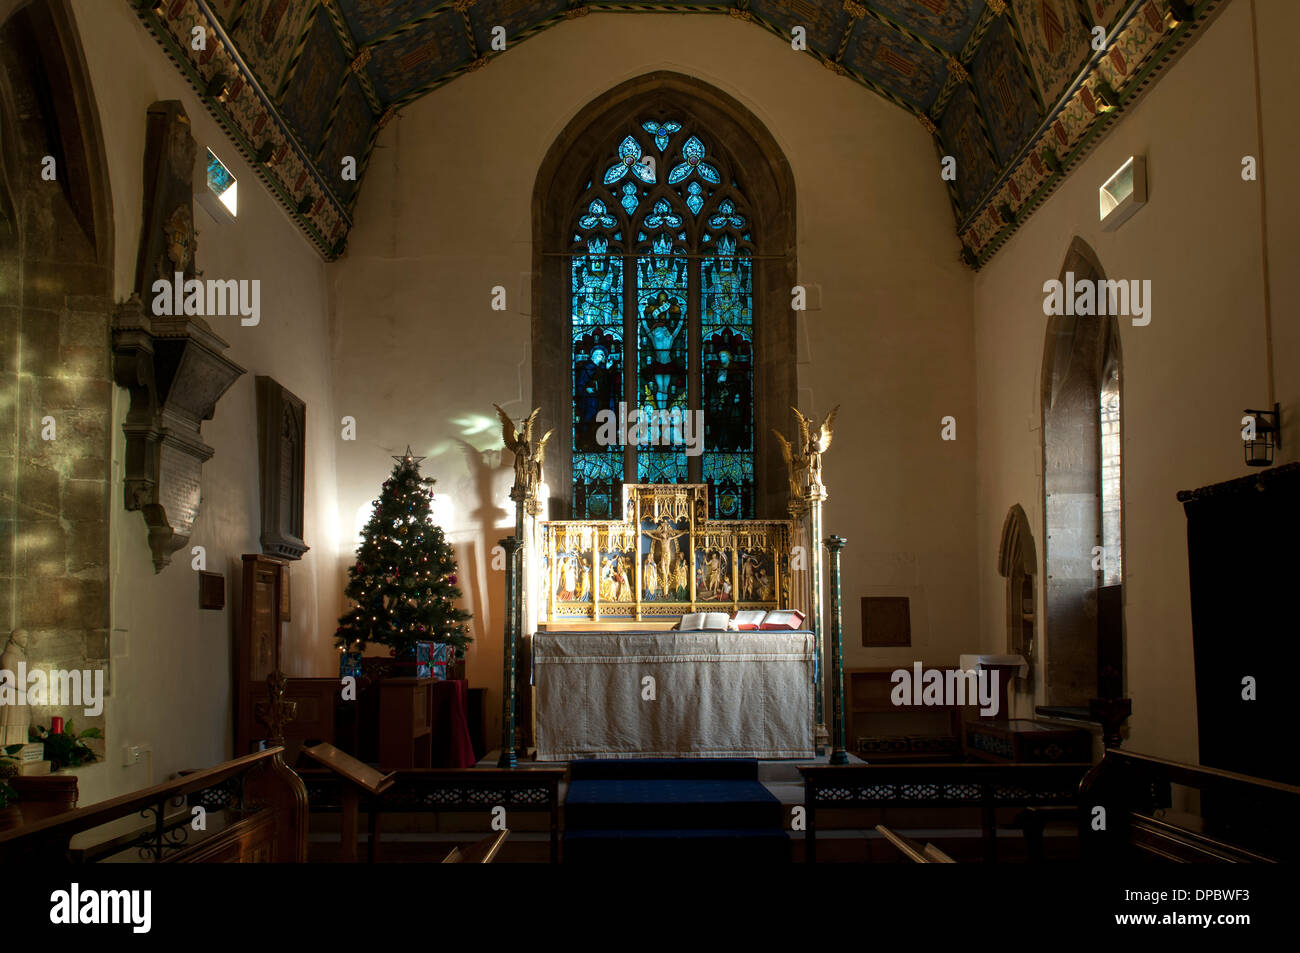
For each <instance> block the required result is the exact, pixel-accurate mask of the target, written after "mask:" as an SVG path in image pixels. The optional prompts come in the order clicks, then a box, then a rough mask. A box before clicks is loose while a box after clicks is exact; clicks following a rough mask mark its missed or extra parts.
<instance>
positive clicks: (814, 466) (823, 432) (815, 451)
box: [790, 404, 840, 489]
mask: <svg viewBox="0 0 1300 953" xmlns="http://www.w3.org/2000/svg"><path fill="white" fill-rule="evenodd" d="M790 409H791V410H793V411H794V415H795V416H796V417H798V418H799V442H800V444H801V446H802V449H803V458H804V460H805V461H807V462H806V463H805V466H807V467H808V485H809V486H815V487H820V488H822V489H825V487H826V485H825V484H824V483H822V454H823V453H825V452H826V451H827V450H829V449H830V447H831V428H832V426H833V425H834V423H835V415H836V414H837V413H839V410H840V408H839V405H838V404H836V405H835V407H834V408H833V409H832V410H831V412H830V413H829V414H827V415H826V417H825V419H824V420H822V423H821V426H820V427H817V428H815V429H814V428H813V425H812V424H813V422H812V419H811V418H809V417H805V416H804V415H803V414H801V413H800V412H799V408H798V407H791V408H790Z"/></svg>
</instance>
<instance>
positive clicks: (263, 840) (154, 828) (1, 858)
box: [0, 748, 307, 864]
mask: <svg viewBox="0 0 1300 953" xmlns="http://www.w3.org/2000/svg"><path fill="white" fill-rule="evenodd" d="M283 750H284V749H283V748H271V749H269V750H267V751H259V752H257V753H256V754H250V755H246V756H245V757H242V758H236V759H235V760H234V761H228V762H226V763H225V764H219V765H217V766H216V767H213V768H208V769H207V770H204V771H197V772H195V773H193V774H188V775H185V776H184V777H181V778H178V779H177V780H175V781H169V782H167V783H165V784H157V785H154V786H153V787H150V788H145V789H144V790H142V791H136V792H135V793H132V794H125V795H122V796H121V797H116V798H112V799H111V800H108V801H102V802H100V803H99V804H92V805H90V806H89V807H83V808H78V809H76V810H73V811H68V812H66V813H63V814H57V815H55V816H53V817H49V818H46V819H45V820H41V821H37V822H36V823H34V824H28V825H26V826H24V827H20V828H17V829H15V830H12V831H7V832H6V833H4V834H0V862H3V863H5V864H8V863H12V862H16V861H21V860H29V861H36V862H39V863H50V862H56V863H57V862H67V863H86V862H95V861H101V860H110V859H112V858H113V857H115V856H117V855H121V854H123V853H129V854H130V857H129V859H131V860H144V861H149V862H153V863H160V862H217V863H225V862H245V863H248V862H254V863H272V862H281V863H283V862H294V863H302V862H305V861H306V859H307V790H306V788H305V787H304V786H303V783H302V780H301V779H300V778H299V777H298V776H297V775H296V774H294V772H293V771H291V770H290V769H289V768H288V767H286V766H285V764H284V761H283V760H282V758H281V753H282V752H283ZM196 807H201V808H203V811H202V812H195V811H194V808H196ZM196 817H203V822H202V823H201V824H196V823H195V819H196ZM139 818H143V819H144V820H145V822H146V823H145V824H143V825H141V824H139V823H138V821H137V819H139ZM133 821H135V822H136V823H130V822H133ZM124 822H125V823H127V826H128V830H127V831H126V832H125V833H122V834H117V835H116V836H110V835H107V834H106V835H105V836H104V837H103V838H95V837H93V836H92V837H90V838H89V840H90V841H91V843H90V844H89V845H87V846H81V847H73V846H72V840H73V838H74V837H77V836H78V835H83V834H87V833H88V832H91V831H94V830H95V829H96V828H99V827H103V826H104V825H115V826H118V825H121V824H122V823H124ZM201 828H205V829H201ZM123 859H127V858H123Z"/></svg>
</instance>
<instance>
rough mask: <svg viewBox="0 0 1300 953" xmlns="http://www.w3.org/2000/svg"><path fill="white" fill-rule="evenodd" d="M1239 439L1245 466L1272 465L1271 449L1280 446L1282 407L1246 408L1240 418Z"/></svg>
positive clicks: (1275, 405)
mask: <svg viewBox="0 0 1300 953" xmlns="http://www.w3.org/2000/svg"><path fill="white" fill-rule="evenodd" d="M1241 441H1242V444H1243V446H1244V447H1245V453H1246V466H1248V467H1269V466H1272V465H1273V451H1274V449H1276V448H1280V447H1281V446H1282V407H1281V405H1280V404H1274V405H1273V409H1272V410H1247V411H1246V416H1244V417H1242V418H1241Z"/></svg>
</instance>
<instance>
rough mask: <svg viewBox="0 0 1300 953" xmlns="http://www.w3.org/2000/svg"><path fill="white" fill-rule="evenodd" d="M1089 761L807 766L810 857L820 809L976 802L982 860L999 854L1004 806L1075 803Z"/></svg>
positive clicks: (804, 772) (961, 805)
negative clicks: (999, 825) (999, 824)
mask: <svg viewBox="0 0 1300 953" xmlns="http://www.w3.org/2000/svg"><path fill="white" fill-rule="evenodd" d="M1090 767H1091V765H1088V764H850V765H835V766H832V765H801V766H800V767H799V773H800V774H802V775H803V780H804V810H805V820H806V824H807V827H806V828H805V831H804V845H805V851H804V860H805V862H806V863H815V862H816V860H817V815H818V813H819V812H821V811H826V810H870V809H873V808H888V807H910V808H943V807H948V808H978V809H979V811H980V817H981V825H980V826H981V829H982V830H983V834H984V859H985V860H986V861H990V862H992V861H996V860H997V812H998V810H999V809H1001V808H1013V807H1021V808H1028V807H1043V806H1065V807H1073V806H1077V805H1078V803H1079V801H1078V798H1079V782H1080V781H1081V780H1082V779H1083V776H1084V775H1085V774H1086V773H1087V772H1088V769H1089V768H1090Z"/></svg>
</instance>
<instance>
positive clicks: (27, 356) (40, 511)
mask: <svg viewBox="0 0 1300 953" xmlns="http://www.w3.org/2000/svg"><path fill="white" fill-rule="evenodd" d="M63 13H64V11H62V9H61V8H60V7H59V6H58V5H57V4H46V3H37V4H33V5H31V6H29V7H27V8H25V9H24V10H22V11H21V12H20V13H18V14H17V15H15V16H14V17H12V18H10V20H9V21H8V22H6V23H5V24H4V28H3V35H0V136H2V137H3V141H4V151H3V167H2V169H0V178H2V181H0V189H3V192H4V195H3V199H0V203H2V204H0V211H2V212H3V220H2V221H0V636H3V641H7V640H8V635H9V632H10V631H12V630H26V631H27V633H28V649H27V663H28V666H29V668H33V667H39V668H41V669H46V670H48V669H69V670H72V669H77V670H86V669H90V670H96V669H104V670H105V674H104V678H105V685H104V687H105V689H106V691H107V690H110V683H111V680H110V679H109V677H108V674H109V673H108V672H107V671H106V669H107V659H108V657H109V639H108V631H109V621H108V620H109V599H108V507H109V497H110V484H109V451H110V434H109V428H110V425H111V419H112V405H111V396H112V395H111V384H110V378H109V366H108V354H109V351H108V322H109V311H110V304H111V302H110V297H109V295H108V294H107V291H108V289H109V287H110V280H111V278H110V269H109V267H108V266H107V264H106V263H107V262H108V261H111V249H110V248H107V247H105V246H106V245H111V241H107V240H105V238H104V235H105V234H106V225H107V223H106V222H105V221H104V218H105V213H106V211H107V202H106V199H105V197H104V195H103V193H102V191H101V190H102V182H101V181H100V180H99V179H98V177H97V175H96V174H95V172H94V170H95V168H96V166H97V164H98V167H100V168H102V162H98V156H97V155H95V152H96V151H97V137H96V136H95V131H96V129H97V123H96V122H95V121H93V120H90V121H87V120H86V117H85V112H84V110H85V107H86V105H87V99H86V93H85V87H84V85H82V79H83V77H81V76H80V71H79V64H78V63H77V62H75V61H74V62H69V61H68V60H67V58H66V47H65V46H64V42H65V41H66V39H67V36H68V31H67V21H66V19H65V18H64V16H63ZM30 715H31V719H32V721H33V722H34V723H36V724H42V725H48V724H49V723H50V716H52V715H61V716H63V717H64V719H65V721H72V722H74V723H75V727H76V729H77V730H78V731H80V730H83V729H85V728H87V727H90V726H92V725H93V726H96V727H100V728H101V729H102V726H103V723H104V718H103V715H102V714H100V715H99V716H98V717H95V718H87V717H85V716H84V714H83V709H82V707H81V706H80V705H78V706H76V707H68V706H50V705H35V706H33V707H32V708H31V709H30ZM101 750H102V749H101Z"/></svg>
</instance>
